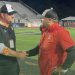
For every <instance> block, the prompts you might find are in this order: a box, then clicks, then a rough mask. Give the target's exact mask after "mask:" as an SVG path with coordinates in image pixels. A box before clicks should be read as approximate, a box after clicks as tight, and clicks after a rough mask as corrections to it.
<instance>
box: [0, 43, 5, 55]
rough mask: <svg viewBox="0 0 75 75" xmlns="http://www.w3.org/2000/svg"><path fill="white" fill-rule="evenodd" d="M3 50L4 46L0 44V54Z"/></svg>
mask: <svg viewBox="0 0 75 75" xmlns="http://www.w3.org/2000/svg"><path fill="white" fill-rule="evenodd" d="M4 48H6V46H5V45H4V44H3V43H0V54H1V53H3V50H4Z"/></svg>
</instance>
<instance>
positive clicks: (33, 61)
mask: <svg viewBox="0 0 75 75" xmlns="http://www.w3.org/2000/svg"><path fill="white" fill-rule="evenodd" d="M68 30H69V32H70V33H71V36H72V37H73V39H74V40H75V29H74V28H68ZM15 33H16V45H17V50H21V51H27V50H29V49H31V48H34V47H35V46H36V45H37V44H38V43H39V40H40V36H41V33H40V31H39V28H15ZM32 33H36V34H32ZM19 63H20V69H21V75H39V69H38V64H37V56H35V57H29V58H26V59H22V60H20V59H19ZM71 69H73V70H75V64H73V66H72V68H71Z"/></svg>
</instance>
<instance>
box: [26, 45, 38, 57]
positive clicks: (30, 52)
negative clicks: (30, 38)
mask: <svg viewBox="0 0 75 75" xmlns="http://www.w3.org/2000/svg"><path fill="white" fill-rule="evenodd" d="M27 53H28V57H30V56H35V55H37V54H38V53H39V46H36V47H35V48H33V49H31V50H29V51H27Z"/></svg>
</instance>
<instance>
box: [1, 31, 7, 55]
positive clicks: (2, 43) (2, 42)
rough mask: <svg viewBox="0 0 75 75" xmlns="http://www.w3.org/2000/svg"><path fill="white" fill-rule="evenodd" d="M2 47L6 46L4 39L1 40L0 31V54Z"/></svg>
mask: <svg viewBox="0 0 75 75" xmlns="http://www.w3.org/2000/svg"><path fill="white" fill-rule="evenodd" d="M4 48H6V46H5V44H4V41H3V37H2V33H1V31H0V54H2V52H3V50H4Z"/></svg>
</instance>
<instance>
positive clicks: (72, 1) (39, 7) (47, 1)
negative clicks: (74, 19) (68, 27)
mask: <svg viewBox="0 0 75 75" xmlns="http://www.w3.org/2000/svg"><path fill="white" fill-rule="evenodd" d="M22 1H23V2H25V3H26V4H27V5H29V6H30V7H32V8H33V9H35V10H36V11H37V12H39V13H40V14H41V13H42V12H43V11H44V10H45V9H47V8H50V7H53V8H54V9H55V11H56V12H57V13H58V16H59V18H64V17H68V16H75V0H22Z"/></svg>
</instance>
